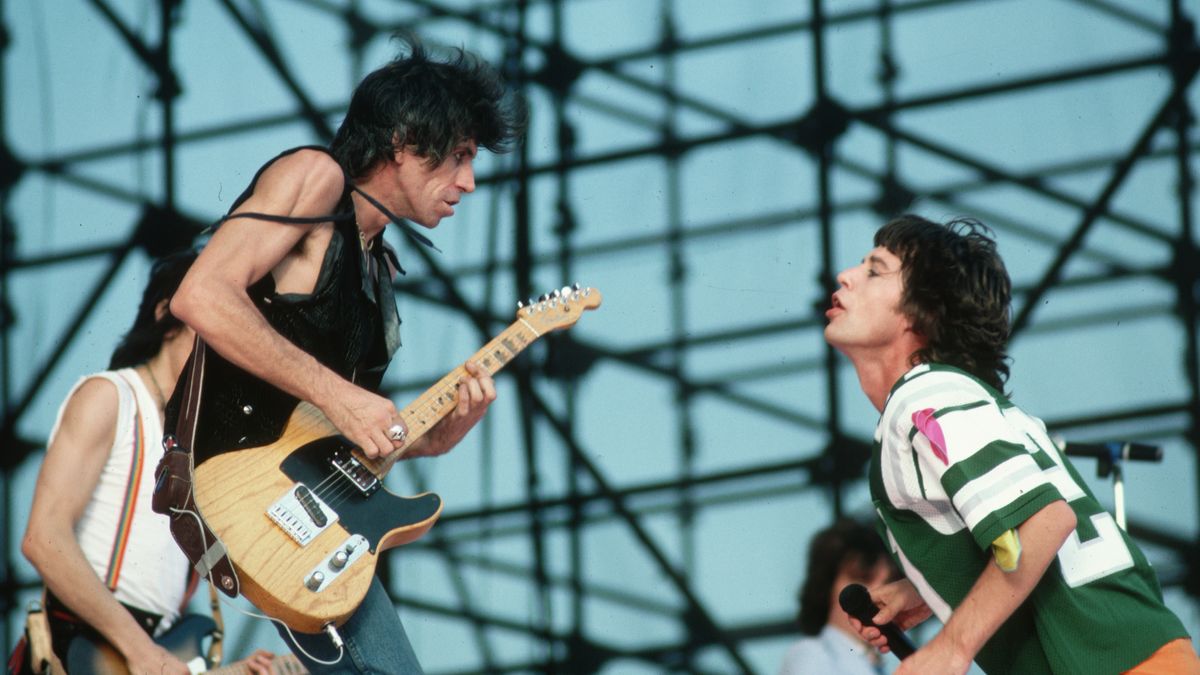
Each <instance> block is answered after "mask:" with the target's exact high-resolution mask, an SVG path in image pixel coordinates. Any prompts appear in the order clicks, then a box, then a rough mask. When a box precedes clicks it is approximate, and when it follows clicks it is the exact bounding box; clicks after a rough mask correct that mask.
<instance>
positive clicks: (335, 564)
mask: <svg viewBox="0 0 1200 675" xmlns="http://www.w3.org/2000/svg"><path fill="white" fill-rule="evenodd" d="M349 561H350V556H349V555H348V554H347V553H346V552H345V551H338V552H337V553H334V554H333V557H332V558H330V559H329V566H330V567H332V568H333V569H335V570H340V569H342V568H343V567H345V566H346V563H347V562H349Z"/></svg>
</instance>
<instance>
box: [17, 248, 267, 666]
mask: <svg viewBox="0 0 1200 675" xmlns="http://www.w3.org/2000/svg"><path fill="white" fill-rule="evenodd" d="M195 258H196V254H195V252H194V251H187V252H184V253H179V254H175V255H173V256H169V257H167V258H164V259H163V260H160V261H159V262H158V263H156V264H155V265H154V268H153V269H152V271H151V275H150V280H149V283H148V284H147V287H146V290H145V293H144V295H143V297H142V303H141V306H140V308H139V310H138V316H137V318H136V319H135V321H134V325H133V328H132V329H131V330H130V331H129V333H128V334H126V336H125V337H124V339H123V340H122V343H121V344H120V345H119V346H118V347H117V349H116V350H115V351H114V353H113V356H112V361H111V363H110V365H109V368H110V370H108V371H105V372H102V373H97V374H95V375H90V376H87V377H84V378H83V379H81V380H80V381H79V382H78V383H76V385H75V386H74V387H73V388H72V389H71V391H70V393H69V394H68V395H67V398H66V400H65V401H64V403H63V404H62V407H61V409H60V410H59V413H58V420H57V422H56V423H55V426H54V430H53V431H52V432H51V435H50V441H49V444H48V446H47V449H46V457H45V459H44V461H43V463H42V468H41V471H40V473H39V474H38V480H37V487H36V489H35V492H34V497H33V506H32V509H31V511H30V516H29V524H28V527H27V528H26V532H25V538H24V540H23V542H22V544H21V551H22V553H24V555H25V557H26V558H28V559H29V562H31V563H32V564H33V566H34V567H36V568H37V570H38V572H39V573H40V574H41V576H42V578H43V580H44V581H45V583H46V587H47V589H48V598H47V602H48V604H49V609H50V611H49V613H48V614H49V616H50V619H51V632H52V636H53V643H54V644H53V647H54V651H55V653H56V654H57V655H58V656H59V658H60V660H61V659H64V657H65V655H66V650H67V647H68V646H69V644H70V641H71V639H73V638H74V637H75V635H78V634H80V633H84V634H86V635H89V637H95V636H96V635H97V634H98V636H99V637H100V638H102V639H103V640H105V641H107V642H108V643H109V644H110V645H111V646H112V647H114V648H115V649H116V650H117V651H119V652H120V654H121V655H122V656H123V657H124V658H125V660H126V662H127V664H128V667H129V670H130V672H132V673H155V674H158V673H179V674H180V675H186V674H187V673H189V670H188V667H187V666H186V665H185V664H184V663H183V662H182V661H180V660H179V659H177V658H176V657H175V656H173V655H172V654H171V653H170V652H168V651H167V650H165V649H163V648H162V647H160V646H159V645H158V644H156V643H155V642H154V641H153V639H152V634H153V635H158V634H161V633H162V632H163V631H165V630H167V629H168V628H169V627H170V625H171V624H172V623H173V622H174V621H175V620H176V619H177V618H178V617H179V614H180V612H181V611H182V609H183V607H184V605H185V604H186V602H187V599H188V596H189V594H190V592H189V590H190V589H189V588H188V586H189V572H190V568H189V565H188V561H187V558H186V557H185V556H184V555H183V553H182V552H181V551H180V550H179V548H178V547H177V546H176V545H175V542H174V540H173V539H172V538H171V533H170V529H169V526H168V520H167V519H166V518H164V517H163V516H160V515H158V514H156V513H154V512H153V511H152V510H151V508H150V503H151V496H152V494H153V491H154V468H155V467H156V466H157V465H158V460H159V458H161V457H162V454H163V450H162V443H161V439H162V436H163V428H162V416H163V408H164V407H165V405H166V400H167V397H169V396H170V394H171V392H172V391H173V390H174V388H175V383H176V381H177V379H178V377H179V373H180V372H181V371H182V369H183V365H184V363H185V362H186V360H187V358H188V355H189V353H190V352H191V347H192V342H193V338H194V333H193V332H192V330H191V329H190V328H188V327H187V326H186V325H184V324H183V323H181V322H180V321H179V320H178V319H176V318H175V317H174V316H172V315H171V313H170V312H169V310H168V305H169V302H170V298H171V296H172V295H173V294H174V293H175V290H176V289H177V288H178V287H179V282H180V280H181V279H182V278H183V275H184V274H185V273H186V272H187V269H188V268H189V267H190V266H191V263H192V261H194V260H195ZM270 662H271V656H270V654H269V653H267V652H261V651H260V652H256V653H255V655H254V656H252V657H251V659H250V660H248V661H247V663H246V665H247V666H248V667H249V668H250V669H251V671H252V672H256V673H269V672H270Z"/></svg>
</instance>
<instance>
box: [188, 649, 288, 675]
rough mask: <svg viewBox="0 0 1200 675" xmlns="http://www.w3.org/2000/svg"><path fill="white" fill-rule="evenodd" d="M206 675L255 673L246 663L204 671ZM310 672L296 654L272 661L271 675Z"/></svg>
mask: <svg viewBox="0 0 1200 675" xmlns="http://www.w3.org/2000/svg"><path fill="white" fill-rule="evenodd" d="M204 672H205V674H206V675H253V673H254V671H252V670H250V666H248V665H246V664H245V663H244V662H241V661H239V662H237V663H232V664H230V665H228V666H221V667H220V668H214V669H212V670H206V671H204ZM307 672H308V671H307V670H305V669H304V665H303V664H301V663H300V659H297V658H296V656H295V655H294V654H279V655H277V656H276V657H275V658H274V659H271V675H302V674H303V673H307Z"/></svg>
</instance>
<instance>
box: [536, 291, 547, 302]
mask: <svg viewBox="0 0 1200 675" xmlns="http://www.w3.org/2000/svg"><path fill="white" fill-rule="evenodd" d="M549 299H550V296H549V295H546V294H545V293H542V294H541V295H539V296H538V302H545V301H547V300H549Z"/></svg>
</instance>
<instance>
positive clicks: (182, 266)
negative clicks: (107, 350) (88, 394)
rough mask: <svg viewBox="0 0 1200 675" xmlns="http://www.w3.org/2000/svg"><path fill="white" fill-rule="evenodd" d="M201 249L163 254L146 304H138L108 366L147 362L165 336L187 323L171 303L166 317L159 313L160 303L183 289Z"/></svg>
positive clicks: (145, 297) (152, 272)
mask: <svg viewBox="0 0 1200 675" xmlns="http://www.w3.org/2000/svg"><path fill="white" fill-rule="evenodd" d="M197 255H198V254H197V252H196V251H195V250H194V249H187V250H184V251H179V252H178V253H172V254H170V255H166V256H163V257H162V258H159V259H158V260H156V261H155V262H154V265H153V266H151V268H150V280H149V281H147V282H146V290H145V291H143V292H142V304H141V305H139V306H138V311H137V316H136V317H134V319H133V326H132V327H131V328H130V329H129V332H128V333H125V336H124V337H123V338H121V342H120V344H118V345H117V348H116V349H114V350H113V353H112V358H111V359H109V362H108V369H109V370H116V369H118V368H130V367H133V366H136V365H138V364H139V363H144V362H146V361H147V360H149V359H150V357H152V356H154V355H155V354H157V353H158V352H159V350H160V349H162V345H163V340H164V339H166V337H167V335H169V334H170V333H171V331H173V330H176V329H178V328H180V327H181V326H183V322H181V321H180V320H179V319H176V318H175V316H174V315H173V314H171V310H170V308H169V307H168V309H167V311H166V312H164V313H163V315H162V318H158V317H157V316H155V314H156V310H157V308H158V305H159V303H161V302H162V301H164V300H170V299H171V296H173V295H175V291H177V290H179V284H180V283H181V282H182V281H183V276H184V275H185V274H187V271H188V269H189V268H191V266H192V263H193V262H195V261H196V256H197Z"/></svg>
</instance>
